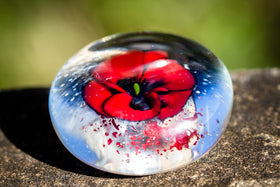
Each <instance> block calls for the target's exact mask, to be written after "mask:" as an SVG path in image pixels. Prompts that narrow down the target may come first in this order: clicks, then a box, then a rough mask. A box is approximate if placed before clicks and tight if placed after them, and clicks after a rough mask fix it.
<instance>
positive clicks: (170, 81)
mask: <svg viewBox="0 0 280 187" xmlns="http://www.w3.org/2000/svg"><path fill="white" fill-rule="evenodd" d="M144 78H146V81H147V82H149V83H150V84H155V83H156V82H162V84H163V85H164V86H163V87H165V88H166V89H168V90H169V91H179V90H181V91H183V90H189V89H192V88H193V86H194V84H195V81H194V78H193V76H192V74H191V73H190V72H189V71H188V70H187V69H185V68H184V67H183V66H181V65H180V64H178V63H177V61H175V60H169V59H168V60H157V61H154V62H152V63H150V64H148V67H147V69H146V71H145V74H144Z"/></svg>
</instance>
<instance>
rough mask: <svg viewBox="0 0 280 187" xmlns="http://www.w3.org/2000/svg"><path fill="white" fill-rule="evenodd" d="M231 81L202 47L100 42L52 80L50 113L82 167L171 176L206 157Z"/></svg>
mask: <svg viewBox="0 0 280 187" xmlns="http://www.w3.org/2000/svg"><path fill="white" fill-rule="evenodd" d="M232 101H233V89H232V82H231V79H230V75H229V73H228V71H227V69H226V68H225V66H224V65H223V63H222V62H221V61H220V60H219V59H218V58H217V57H216V56H215V55H214V54H213V53H212V52H210V51H209V50H208V49H206V48H205V47H203V46H202V45H200V44H198V43H196V42H194V41H192V40H189V39H186V38H182V37H179V36H175V35H171V34H164V33H154V32H139V33H127V34H117V35H112V36H108V37H105V38H102V39H100V40H98V41H95V42H93V43H91V44H89V45H88V46H86V47H84V48H83V49H81V50H80V51H79V52H78V53H77V54H75V55H74V56H73V57H71V58H70V59H69V60H68V61H67V62H66V63H65V64H64V65H63V67H62V68H61V69H60V71H59V72H58V74H57V76H56V77H55V79H54V81H53V83H52V86H51V89H50V95H49V111H50V116H51V119H52V123H53V125H54V128H55V130H56V133H57V135H58V137H59V138H60V140H61V142H62V143H63V144H64V146H65V147H66V148H67V149H68V150H69V151H70V152H71V153H72V154H73V155H74V156H76V157H77V158H78V159H80V160H81V161H82V162H84V163H86V164H88V165H90V166H92V167H95V168H97V169H100V170H103V171H106V172H111V173H115V174H122V175H150V174H155V173H161V172H166V171H170V170H173V169H177V168H180V167H183V166H185V165H186V164H189V163H191V162H193V161H194V160H196V159H198V158H200V157H201V156H202V155H204V154H205V153H206V152H207V151H209V150H210V149H211V148H212V147H213V146H214V145H215V144H216V143H217V141H218V139H219V138H220V137H221V135H222V133H223V132H224V130H225V128H226V125H227V123H228V120H229V117H230V113H231V108H232Z"/></svg>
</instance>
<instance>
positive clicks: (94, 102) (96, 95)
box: [84, 80, 112, 116]
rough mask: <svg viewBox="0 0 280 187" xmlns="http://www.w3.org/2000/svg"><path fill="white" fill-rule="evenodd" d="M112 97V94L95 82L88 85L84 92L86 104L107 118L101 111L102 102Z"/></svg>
mask: <svg viewBox="0 0 280 187" xmlns="http://www.w3.org/2000/svg"><path fill="white" fill-rule="evenodd" d="M111 96H112V93H111V92H110V91H109V90H108V89H107V88H106V87H104V85H102V84H100V83H98V82H96V81H95V80H93V81H91V82H90V83H88V84H87V85H86V87H85V90H84V98H85V100H86V102H87V103H88V104H89V105H90V106H91V107H92V108H94V109H95V110H96V111H97V112H98V113H100V114H103V115H105V116H107V114H106V113H105V112H104V111H103V109H102V107H101V106H102V104H103V102H104V101H105V100H106V99H108V98H109V97H111Z"/></svg>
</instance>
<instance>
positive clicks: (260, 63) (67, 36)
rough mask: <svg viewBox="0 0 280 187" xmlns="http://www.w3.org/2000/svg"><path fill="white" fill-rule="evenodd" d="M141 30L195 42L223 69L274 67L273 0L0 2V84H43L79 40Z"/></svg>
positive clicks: (277, 9) (276, 26)
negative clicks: (224, 66)
mask: <svg viewBox="0 0 280 187" xmlns="http://www.w3.org/2000/svg"><path fill="white" fill-rule="evenodd" d="M143 30H150V31H163V32H170V33H173V34H178V35H182V36H185V37H189V38H191V39H193V40H196V41H197V42H199V43H201V44H203V45H204V46H206V47H207V48H209V49H210V50H211V51H213V52H214V53H215V54H216V55H217V56H218V57H219V58H220V59H221V60H222V61H223V62H224V63H225V64H226V66H227V67H228V68H229V69H230V70H235V69H245V68H246V69H247V68H265V67H280V62H279V59H280V49H279V48H280V47H279V43H280V37H279V34H280V1H279V0H266V1H265V0H235V1H225V0H203V1H202V0H196V1H194V0H118V1H117V0H80V1H74V0H72V1H71V0H68V1H66V0H65V1H61V0H60V1H55V0H48V1H43V0H42V1H39V0H10V1H8V0H0V89H4V88H5V89H7V88H12V87H33V86H50V84H51V82H52V79H53V78H54V76H55V75H56V73H57V72H58V70H59V69H60V67H61V66H62V65H63V64H64V63H65V62H66V60H67V59H68V58H70V57H71V56H72V55H73V54H74V53H76V52H77V51H78V50H79V49H80V48H82V47H83V46H84V45H86V44H88V43H89V42H91V41H93V40H96V39H99V38H101V37H103V36H106V35H110V34H114V33H119V32H130V31H143Z"/></svg>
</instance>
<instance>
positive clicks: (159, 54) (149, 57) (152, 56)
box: [144, 51, 168, 64]
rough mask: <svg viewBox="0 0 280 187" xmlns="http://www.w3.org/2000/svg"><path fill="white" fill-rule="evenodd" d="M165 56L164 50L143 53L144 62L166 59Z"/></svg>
mask: <svg viewBox="0 0 280 187" xmlns="http://www.w3.org/2000/svg"><path fill="white" fill-rule="evenodd" d="M167 57H168V56H167V53H166V52H164V51H148V52H145V55H144V64H146V63H148V62H153V61H155V60H160V59H166V58H167Z"/></svg>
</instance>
